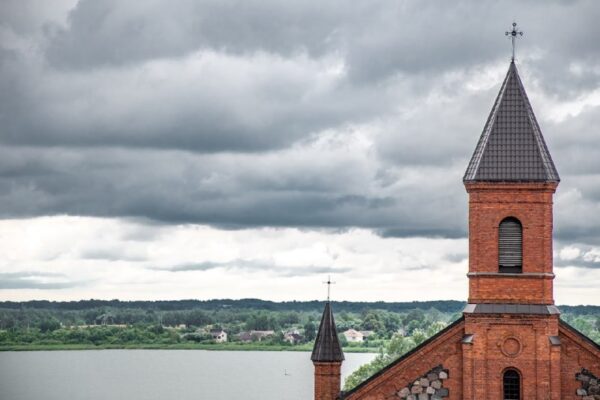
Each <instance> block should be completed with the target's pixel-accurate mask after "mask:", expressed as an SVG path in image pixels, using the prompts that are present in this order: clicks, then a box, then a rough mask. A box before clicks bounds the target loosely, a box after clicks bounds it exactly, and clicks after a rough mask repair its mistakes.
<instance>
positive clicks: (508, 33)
mask: <svg viewBox="0 0 600 400" xmlns="http://www.w3.org/2000/svg"><path fill="white" fill-rule="evenodd" d="M504 34H505V35H506V36H509V37H510V41H511V42H512V58H511V59H510V60H511V62H515V39H516V38H517V36H523V32H522V31H520V30H519V28H517V23H516V22H513V23H512V30H511V31H506V32H505V33H504Z"/></svg>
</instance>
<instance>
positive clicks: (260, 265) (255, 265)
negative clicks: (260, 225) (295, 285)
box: [151, 259, 350, 277]
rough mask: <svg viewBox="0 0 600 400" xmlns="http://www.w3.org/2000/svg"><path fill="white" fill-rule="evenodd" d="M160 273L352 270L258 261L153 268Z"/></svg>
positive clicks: (297, 273)
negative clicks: (216, 270) (222, 270)
mask: <svg viewBox="0 0 600 400" xmlns="http://www.w3.org/2000/svg"><path fill="white" fill-rule="evenodd" d="M151 269H154V270H159V271H170V272H189V271H209V270H212V269H227V270H239V271H247V272H258V271H265V272H273V273H275V274H277V275H281V276H285V277H294V276H306V275H314V274H326V273H336V274H342V273H344V272H348V271H350V268H346V267H327V266H315V265H309V266H294V267H292V266H282V265H276V264H275V263H273V262H269V261H258V260H243V259H239V260H232V261H228V262H212V261H206V262H201V263H195V264H182V265H176V266H173V267H166V268H151Z"/></svg>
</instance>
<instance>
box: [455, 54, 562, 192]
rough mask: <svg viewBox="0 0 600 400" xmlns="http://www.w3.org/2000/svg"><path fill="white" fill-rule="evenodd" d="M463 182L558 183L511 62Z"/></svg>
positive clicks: (539, 130) (527, 100) (558, 179)
mask: <svg viewBox="0 0 600 400" xmlns="http://www.w3.org/2000/svg"><path fill="white" fill-rule="evenodd" d="M463 180H464V182H465V183H467V182H559V181H560V178H559V176H558V172H557V171H556V167H555V166H554V162H553V161H552V157H550V152H549V151H548V148H547V147H546V143H545V141H544V137H543V136H542V131H541V129H540V127H539V125H538V123H537V120H536V118H535V115H534V113H533V108H532V107H531V104H530V103H529V99H528V98H527V93H525V88H524V87H523V83H522V82H521V78H520V77H519V72H518V71H517V67H516V65H515V63H513V62H511V63H510V66H509V68H508V72H507V74H506V78H505V79H504V82H503V83H502V87H501V88H500V93H498V97H497V98H496V102H495V103H494V106H493V107H492V111H491V112H490V115H489V117H488V120H487V122H486V124H485V127H484V128H483V133H482V134H481V137H480V138H479V142H478V143H477V147H476V148H475V152H474V153H473V157H472V158H471V162H470V163H469V166H468V168H467V171H466V173H465V176H464V178H463Z"/></svg>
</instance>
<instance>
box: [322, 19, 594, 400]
mask: <svg viewBox="0 0 600 400" xmlns="http://www.w3.org/2000/svg"><path fill="white" fill-rule="evenodd" d="M506 34H507V35H510V36H511V39H512V40H513V58H512V61H511V63H510V65H509V67H508V72H507V74H506V77H505V79H504V81H503V83H502V86H501V88H500V92H499V93H498V96H497V98H496V101H495V102H494V105H493V106H492V110H491V112H490V115H489V117H488V119H487V122H486V124H485V126H484V129H483V133H482V134H481V137H480V138H479V141H478V143H477V146H476V148H475V152H474V153H473V156H472V157H471V161H470V162H469V165H468V167H467V171H466V173H465V175H464V178H463V183H464V185H465V188H466V190H467V193H468V194H469V271H468V273H467V277H468V280H469V297H468V304H467V306H466V307H465V309H464V312H463V316H462V318H460V319H458V320H456V321H455V322H453V323H452V324H450V325H448V326H447V327H446V328H445V329H443V330H442V331H440V332H439V333H437V334H436V335H434V336H433V337H431V338H429V339H428V340H426V341H425V342H423V343H421V344H420V345H419V346H417V347H416V348H414V349H413V350H411V351H409V352H408V353H406V354H404V355H402V356H401V357H399V358H398V359H397V360H395V361H394V362H392V363H391V364H389V365H388V366H386V367H384V368H383V369H381V370H380V371H378V372H377V373H375V374H374V375H373V376H371V377H370V378H368V379H367V380H365V381H364V382H362V383H361V384H359V385H358V386H356V387H355V388H353V389H352V390H350V391H348V392H345V393H344V392H342V393H340V394H339V399H340V400H342V399H343V400H385V399H400V400H442V399H444V400H525V399H535V400H563V399H569V400H600V345H598V344H597V343H595V342H594V341H593V340H591V339H590V338H588V337H586V336H585V335H584V334H582V333H581V332H578V331H577V330H576V329H575V328H573V327H571V326H570V325H569V324H567V323H566V322H565V321H562V320H560V313H559V310H558V308H556V306H555V305H554V292H553V281H554V268H553V260H552V225H553V222H552V212H553V210H552V208H553V204H552V201H553V196H554V192H555V191H556V188H557V187H558V184H559V181H560V178H559V176H558V172H557V171H556V168H555V166H554V163H553V161H552V157H550V152H549V151H548V148H547V147H546V143H545V142H544V138H543V136H542V132H541V130H540V127H539V125H538V123H537V121H536V118H535V115H534V113H533V109H532V107H531V104H530V103H529V99H528V98H527V94H526V92H525V88H524V87H523V83H522V82H521V78H520V77H519V72H518V70H517V67H516V65H515V62H514V39H515V37H517V35H520V34H521V32H519V31H518V30H517V29H516V23H513V29H512V31H510V32H506ZM325 311H326V312H325V313H324V315H323V320H324V321H325V316H326V314H327V313H330V312H331V310H330V309H328V308H327V307H326V309H325ZM330 318H331V321H333V316H331V317H330ZM321 325H322V327H323V325H324V322H323V321H322V322H321ZM334 328H335V325H334ZM322 329H323V328H320V330H319V331H320V332H321V330H322ZM328 337H332V336H331V334H329V336H328ZM319 340H322V339H317V342H319ZM336 343H337V342H336ZM338 346H339V344H338ZM316 347H317V346H315V348H316ZM323 352H324V353H325V354H327V353H328V352H327V351H323ZM339 353H340V354H341V350H340V351H339ZM314 357H315V353H314V352H313V361H315V358H314ZM316 359H317V360H318V357H317V358H316ZM325 360H329V361H327V362H328V363H327V364H319V363H318V362H316V361H315V368H316V369H315V379H316V384H315V394H316V395H317V397H315V398H316V399H318V400H322V399H334V398H335V397H332V395H331V394H330V393H331V392H330V390H331V391H333V387H334V386H335V385H337V384H339V378H337V379H338V380H337V381H335V379H336V378H335V377H334V376H335V375H334V374H332V373H331V371H334V369H333V368H334V366H335V365H336V364H335V357H325ZM320 365H323V369H320V370H319V369H317V368H320ZM325 366H330V368H331V369H327V368H325ZM318 371H323V372H322V373H319V372H318ZM337 371H339V370H337ZM319 379H321V380H322V381H319ZM317 388H319V389H317ZM326 396H329V397H326Z"/></svg>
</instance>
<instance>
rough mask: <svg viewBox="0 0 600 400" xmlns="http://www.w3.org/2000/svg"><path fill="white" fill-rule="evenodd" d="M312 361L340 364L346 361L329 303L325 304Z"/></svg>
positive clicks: (311, 357)
mask: <svg viewBox="0 0 600 400" xmlns="http://www.w3.org/2000/svg"><path fill="white" fill-rule="evenodd" d="M310 359H311V360H313V361H318V362H338V361H343V360H344V352H343V351H342V346H340V341H339V340H338V336H337V329H335V320H334V319H333V312H332V311H331V305H330V304H329V302H327V303H325V310H323V317H322V318H321V325H319V332H318V333H317V340H316V341H315V347H313V351H312V355H311V356H310Z"/></svg>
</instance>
